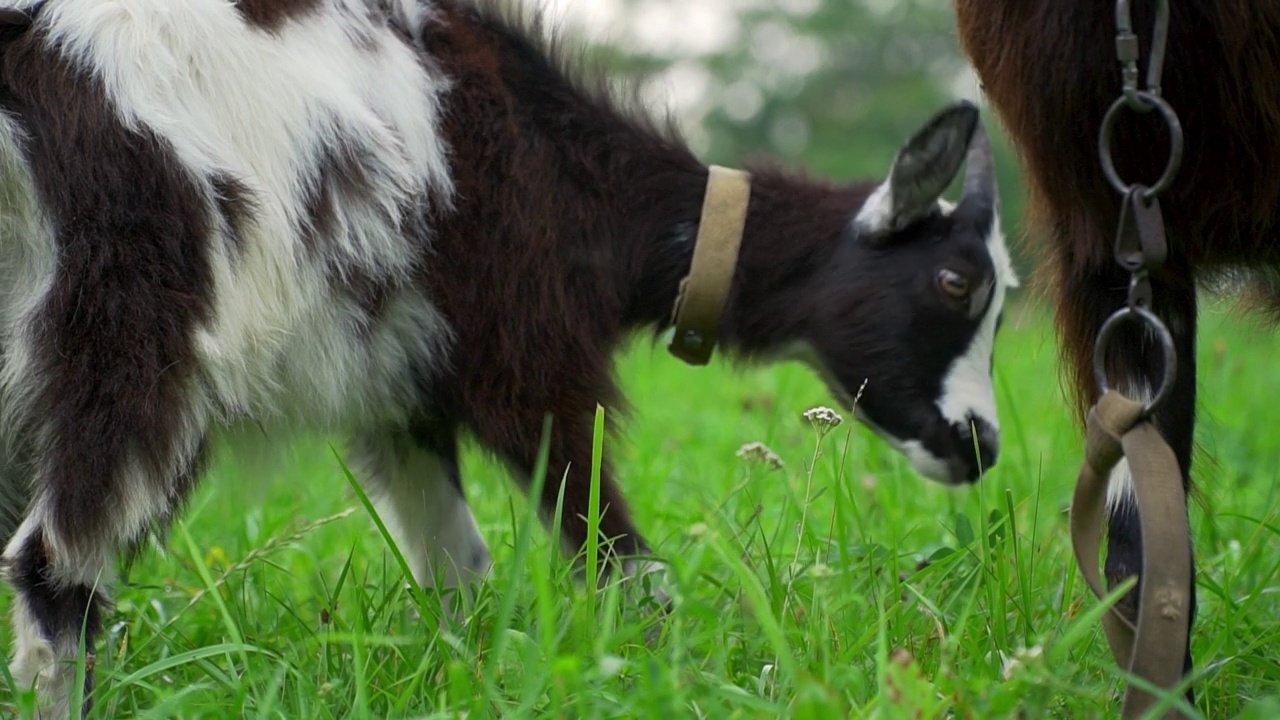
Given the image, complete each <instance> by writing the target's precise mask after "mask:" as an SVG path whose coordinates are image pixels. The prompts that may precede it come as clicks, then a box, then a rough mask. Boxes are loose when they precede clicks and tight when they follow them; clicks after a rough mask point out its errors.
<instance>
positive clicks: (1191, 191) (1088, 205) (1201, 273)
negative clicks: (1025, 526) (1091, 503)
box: [955, 0, 1280, 696]
mask: <svg viewBox="0 0 1280 720" xmlns="http://www.w3.org/2000/svg"><path fill="white" fill-rule="evenodd" d="M1169 5H1170V10H1171V15H1170V22H1169V35H1168V46H1167V52H1166V57H1167V60H1166V61H1165V63H1164V72H1163V82H1162V95H1163V96H1164V97H1165V98H1166V99H1167V101H1168V102H1169V104H1170V105H1171V106H1172V107H1173V108H1174V109H1175V110H1176V112H1177V114H1178V116H1179V118H1180V121H1181V125H1182V128H1183V131H1184V137H1185V145H1184V150H1183V162H1182V166H1181V169H1180V170H1179V172H1178V174H1177V176H1176V178H1175V180H1174V182H1173V184H1172V186H1170V187H1169V189H1168V190H1167V191H1166V192H1165V193H1164V194H1163V195H1162V196H1161V207H1162V208H1163V210H1164V216H1165V223H1166V228H1167V231H1168V238H1169V255H1168V259H1167V260H1166V261H1165V262H1164V264H1163V266H1162V267H1161V268H1160V269H1159V270H1158V271H1157V272H1154V273H1153V274H1152V278H1151V282H1152V294H1153V296H1154V305H1153V308H1152V309H1153V311H1154V312H1155V313H1157V314H1158V315H1159V316H1160V317H1161V318H1162V319H1163V320H1164V322H1165V323H1166V325H1167V326H1168V329H1169V331H1170V333H1171V334H1172V336H1173V339H1174V344H1175V346H1176V356H1177V357H1176V363H1177V376H1176V379H1175V381H1174V383H1173V385H1172V387H1171V388H1170V389H1169V393H1168V396H1167V397H1166V399H1165V400H1164V402H1163V403H1162V404H1161V405H1160V406H1158V408H1157V409H1156V412H1155V415H1154V420H1155V424H1156V426H1157V428H1158V429H1159V431H1160V433H1161V435H1162V436H1163V437H1164V438H1165V439H1166V440H1167V441H1168V442H1169V444H1170V447H1171V448H1172V449H1173V450H1174V453H1175V456H1176V457H1177V459H1178V461H1179V463H1180V464H1181V465H1182V468H1183V473H1184V477H1183V484H1184V487H1185V488H1187V489H1188V490H1190V488H1191V486H1192V480H1191V461H1192V446H1193V435H1194V428H1195V403H1196V382H1195V381H1196V367H1195V339H1196V294H1197V287H1196V284H1197V281H1203V280H1219V279H1222V278H1224V277H1227V278H1235V279H1236V280H1237V281H1240V280H1243V281H1245V282H1246V283H1247V284H1250V285H1252V286H1253V287H1254V288H1256V289H1257V290H1258V292H1256V293H1253V296H1254V297H1256V298H1261V299H1263V300H1264V301H1265V304H1266V305H1268V306H1269V307H1270V309H1271V311H1272V312H1275V311H1276V310H1278V309H1280V244H1277V243H1276V242H1275V240H1276V238H1277V237H1278V236H1280V173H1278V172H1277V171H1276V168H1277V167H1280V89H1277V86H1276V84H1275V78H1276V76H1277V73H1280V4H1276V3H1268V2H1260V1H1258V0H1242V1H1239V2H1233V1H1231V0H1207V1H1206V2H1198V3H1184V2H1173V3H1170V4H1169ZM1114 6H1115V3H1114V2H1113V0H1092V1H1090V2H1074V3H1062V2H1053V0H1027V1H1026V2H1018V3H1009V2H1002V1H1001V0H956V2H955V7H956V12H957V19H958V28H959V36H960V41H961V44H962V47H963V49H964V52H965V53H966V54H967V55H968V57H969V59H970V60H971V61H972V63H973V66H974V68H975V71H976V72H977V74H978V76H979V78H980V79H981V81H982V83H983V85H984V88H985V93H986V96H987V98H988V99H989V101H990V103H991V104H992V106H993V107H994V108H995V110H996V112H997V114H998V116H999V117H1000V118H1001V120H1002V121H1003V123H1004V125H1005V127H1006V128H1007V129H1008V132H1009V135H1010V137H1011V139H1012V142H1013V143H1014V145H1015V146H1016V147H1017V149H1018V150H1019V153H1020V155H1021V158H1022V161H1023V164H1024V167H1025V169H1026V174H1027V181H1028V186H1029V192H1030V196H1031V205H1032V216H1033V217H1034V218H1035V220H1036V226H1037V227H1038V228H1040V230H1041V231H1042V232H1043V234H1044V235H1045V236H1046V237H1045V240H1046V243H1047V249H1048V251H1049V255H1048V258H1047V259H1048V260H1049V263H1050V268H1051V273H1052V280H1053V281H1054V283H1055V291H1056V294H1057V317H1058V327H1059V331H1060V335H1061V350H1062V353H1063V358H1064V361H1065V362H1064V364H1065V366H1066V367H1067V369H1068V373H1069V376H1070V380H1071V386H1072V388H1073V394H1074V399H1075V401H1076V403H1077V408H1078V411H1079V413H1080V419H1081V421H1082V422H1083V420H1084V417H1085V412H1086V410H1087V408H1088V407H1090V406H1092V404H1093V403H1094V402H1095V401H1096V400H1097V393H1098V391H1097V389H1096V387H1095V385H1094V381H1093V369H1092V362H1093V350H1094V339H1095V338H1096V337H1097V334H1098V331H1099V329H1100V327H1101V325H1102V323H1103V322H1104V321H1105V320H1106V318H1107V317H1108V316H1110V315H1111V313H1112V312H1114V311H1115V310H1117V309H1119V308H1120V307H1122V306H1123V305H1125V303H1126V287H1127V281H1128V276H1127V272H1125V271H1124V270H1122V269H1121V268H1120V267H1119V266H1118V265H1117V264H1116V263H1115V261H1114V260H1113V257H1112V245H1113V242H1114V237H1115V234H1114V233H1115V231H1116V230H1115V229H1116V225H1117V222H1118V221H1119V212H1120V201H1119V196H1118V195H1117V194H1116V192H1115V190H1114V189H1112V187H1111V186H1110V185H1109V184H1108V182H1107V180H1106V179H1105V176H1104V175H1103V172H1102V167H1101V164H1100V161H1099V158H1098V144H1097V143H1098V140H1097V138H1098V133H1099V127H1100V125H1101V123H1102V120H1103V116H1104V114H1105V113H1106V111H1107V108H1108V107H1109V106H1110V105H1111V103H1112V102H1113V101H1114V100H1115V98H1116V97H1118V96H1119V94H1120V90H1121V80H1120V66H1119V65H1118V63H1117V61H1116V54H1115V45H1114V43H1115V37H1116V25H1115V18H1116V15H1115V7H1114ZM1132 12H1133V23H1134V28H1135V31H1137V32H1138V33H1140V35H1139V37H1140V38H1141V39H1142V42H1143V47H1144V53H1145V52H1146V50H1145V48H1148V47H1149V37H1150V36H1149V35H1147V34H1144V33H1149V32H1150V28H1152V27H1153V22H1154V16H1155V3H1154V2H1135V3H1133V8H1132ZM1144 62H1145V60H1144ZM1151 115H1152V116H1156V115H1158V113H1152V114H1151ZM1111 147H1112V154H1113V158H1114V160H1115V165H1116V168H1117V170H1118V171H1119V173H1120V175H1121V177H1123V178H1125V179H1126V180H1128V181H1130V182H1143V183H1145V184H1146V185H1147V186H1148V187H1150V186H1151V185H1153V184H1154V182H1155V180H1156V177H1157V176H1158V175H1159V174H1160V173H1161V172H1162V171H1163V169H1164V167H1165V162H1166V160H1167V157H1168V152H1169V149H1168V148H1169V134H1168V131H1167V129H1166V128H1165V127H1164V126H1163V125H1162V124H1161V123H1160V121H1159V120H1158V119H1157V118H1156V117H1143V116H1140V115H1137V114H1136V113H1124V114H1123V115H1122V117H1121V120H1120V121H1119V122H1117V123H1116V129H1115V131H1114V139H1113V141H1112V145H1111ZM1150 347H1151V344H1150V339H1144V338H1143V337H1142V336H1141V335H1139V334H1137V333H1129V334H1127V335H1117V336H1116V340H1115V341H1114V342H1113V343H1112V348H1113V352H1111V353H1109V354H1108V358H1107V360H1108V365H1109V366H1110V367H1111V373H1112V374H1111V375H1110V376H1109V379H1110V382H1111V384H1112V386H1113V387H1116V388H1117V389H1118V390H1120V391H1122V392H1124V393H1125V394H1127V395H1128V396H1129V397H1132V398H1134V399H1137V400H1149V399H1150V398H1151V395H1152V394H1153V390H1152V388H1154V387H1157V386H1158V383H1159V378H1160V377H1161V374H1162V373H1163V361H1162V360H1161V359H1160V357H1159V355H1160V354H1159V353H1158V352H1151V351H1150V350H1149V348H1150ZM1107 508H1108V522H1109V532H1108V540H1107V558H1106V564H1105V575H1106V577H1107V581H1108V582H1109V583H1110V584H1111V585H1112V587H1114V586H1115V585H1117V584H1119V583H1121V582H1123V581H1125V580H1127V579H1129V578H1131V577H1136V578H1137V579H1138V582H1139V584H1140V583H1141V578H1142V567H1141V559H1142V554H1141V537H1140V531H1139V527H1138V518H1137V515H1136V511H1135V505H1134V502H1133V495H1132V483H1131V478H1130V477H1129V474H1128V470H1127V465H1125V464H1124V463H1121V464H1120V465H1119V466H1117V468H1116V469H1115V471H1113V473H1112V475H1111V477H1110V478H1109V486H1108V502H1107ZM1192 585H1193V587H1192V590H1193V596H1192V606H1191V612H1190V613H1188V616H1187V622H1188V627H1190V626H1191V625H1192V624H1193V623H1194V615H1195V602H1194V582H1193V584H1192ZM1138 593H1139V588H1138V587H1135V588H1134V589H1133V590H1131V591H1130V592H1128V593H1127V594H1126V595H1125V596H1124V597H1123V598H1122V599H1121V600H1120V602H1119V603H1118V605H1117V609H1119V610H1120V611H1121V612H1122V613H1124V614H1125V615H1126V616H1127V617H1129V618H1130V619H1134V618H1136V611H1137V598H1138ZM1192 667H1193V662H1192V658H1191V653H1190V649H1189V648H1188V651H1187V654H1186V657H1185V660H1184V669H1185V672H1186V673H1190V672H1191V670H1192ZM1189 696H1191V694H1190V693H1189Z"/></svg>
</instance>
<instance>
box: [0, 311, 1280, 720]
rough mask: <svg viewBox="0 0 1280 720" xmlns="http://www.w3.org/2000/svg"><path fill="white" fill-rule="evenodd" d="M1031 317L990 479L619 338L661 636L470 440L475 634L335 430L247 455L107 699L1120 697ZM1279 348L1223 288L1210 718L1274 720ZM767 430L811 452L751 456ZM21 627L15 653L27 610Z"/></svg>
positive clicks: (133, 638)
mask: <svg viewBox="0 0 1280 720" xmlns="http://www.w3.org/2000/svg"><path fill="white" fill-rule="evenodd" d="M1005 327H1006V328H1007V330H1006V331H1005V332H1004V333H1003V334H1002V336H1001V339H1000V342H999V348H998V350H997V367H998V374H999V381H1000V387H999V400H1000V403H1001V410H1002V414H1003V421H1004V426H1005V435H1004V437H1005V449H1004V452H1003V458H1002V461H1001V463H1000V465H999V467H997V468H995V469H994V470H993V471H992V472H991V474H990V475H989V476H988V477H987V479H986V480H985V481H984V482H983V483H981V484H980V485H978V486H976V487H973V488H968V489H948V488H944V487H941V486H938V485H934V484H930V483H927V482H926V481H923V480H921V479H920V478H918V477H916V476H914V475H912V474H911V472H910V471H909V469H908V468H907V466H906V464H905V462H904V461H902V460H901V459H899V458H898V457H897V456H896V455H895V454H893V453H892V452H891V451H889V450H888V449H887V448H886V447H885V446H884V445H883V444H882V443H880V442H879V441H877V440H875V439H874V438H873V437H872V436H871V435H870V434H869V433H868V432H866V431H865V430H864V429H863V428H860V427H854V426H853V425H852V424H851V423H849V422H847V419H848V413H847V412H845V413H843V414H844V415H845V417H846V422H845V423H844V424H843V425H841V426H839V427H837V428H835V429H834V430H832V431H831V432H830V433H829V434H827V435H826V436H825V437H821V438H820V437H819V435H818V434H817V433H816V432H815V430H814V429H813V428H812V427H811V426H809V425H808V424H807V423H806V422H805V421H804V420H802V417H801V415H802V413H803V412H804V411H805V410H806V409H808V408H810V407H814V406H819V405H830V404H831V401H830V400H829V399H828V398H827V396H826V394H825V393H824V392H823V390H822V388H821V387H820V385H819V384H818V383H817V381H815V380H814V379H813V378H812V377H810V375H809V374H808V373H807V372H806V371H805V370H803V369H801V368H799V367H779V368H773V369H759V370H750V371H736V370H733V369H731V368H729V367H726V366H723V365H719V364H717V365H715V366H713V367H712V368H709V369H702V370H698V369H693V368H688V367H685V366H682V365H681V364H679V363H678V362H676V361H674V360H673V359H672V358H670V357H669V356H668V355H666V353H665V352H664V351H663V349H662V348H661V346H656V347H651V346H650V345H649V344H648V343H647V342H645V343H640V344H637V345H636V346H635V347H634V348H633V349H632V350H631V351H630V352H628V353H627V354H626V355H625V356H624V357H623V358H621V360H620V372H621V375H622V378H623V380H624V383H625V386H626V388H627V390H628V392H629V394H630V397H631V399H632V400H633V403H634V405H635V408H636V410H635V413H634V415H633V417H632V419H631V420H630V421H628V422H627V432H626V433H624V434H623V435H622V436H621V437H619V438H618V439H616V440H613V439H611V440H609V441H607V447H608V449H609V451H610V452H612V453H613V455H614V457H615V459H616V461H617V464H618V467H619V471H620V474H621V476H622V479H623V483H624V484H625V487H626V488H627V489H628V491H629V497H630V498H631V500H632V501H633V504H634V506H635V512H636V515H637V517H638V520H639V522H640V523H641V524H642V527H644V528H645V529H646V530H647V532H648V534H649V536H650V537H651V539H652V540H653V541H654V543H655V545H656V546H657V550H658V551H659V552H660V553H661V554H662V555H663V556H665V557H669V558H670V560H671V562H672V566H673V574H672V581H673V585H674V591H675V596H676V608H675V612H674V614H673V615H672V616H671V617H670V618H669V619H668V620H667V622H666V624H665V626H662V627H660V626H658V625H656V624H655V623H654V622H652V621H651V619H650V618H649V616H648V613H647V611H646V609H645V608H643V607H636V605H635V604H634V603H630V602H629V601H628V600H627V598H626V597H625V596H624V595H623V594H622V593H621V592H619V591H618V589H617V588H616V587H611V588H607V589H606V590H605V591H604V592H602V593H600V594H597V595H589V594H588V593H587V592H585V590H584V589H583V586H582V584H581V583H578V582H576V581H575V580H574V577H573V575H572V573H571V572H570V570H569V568H568V566H567V564H566V562H565V561H564V560H563V559H562V558H560V557H559V556H558V554H557V553H556V552H554V551H553V548H554V545H553V544H552V543H550V542H549V541H548V536H547V534H546V533H545V532H544V531H543V529H542V528H540V527H538V526H536V525H534V526H532V528H531V529H530V530H528V531H523V530H522V528H526V527H530V525H529V523H530V520H529V513H528V512H527V511H528V506H527V504H526V503H525V502H524V499H523V496H521V495H520V494H519V493H514V492H513V491H512V485H511V484H510V483H509V482H508V480H507V478H506V476H505V475H504V474H503V472H502V471H501V470H500V469H499V467H498V465H497V464H495V463H493V462H492V461H491V460H490V459H488V458H487V457H485V456H484V455H483V454H482V453H480V452H479V451H477V450H475V449H470V450H469V451H468V453H467V456H466V460H465V464H464V472H465V474H466V476H467V478H468V489H469V493H470V495H471V497H472V498H473V500H472V502H473V505H474V506H475V508H476V513H477V515H478V517H479V519H480V522H481V525H482V528H483V530H484V532H485V534H486V536H487V537H488V539H489V541H490V543H491V545H492V546H493V549H494V554H495V563H496V564H495V576H494V579H493V581H492V582H491V583H490V584H489V585H488V586H487V587H485V588H483V589H482V592H481V596H480V603H479V608H478V610H477V612H476V613H475V615H474V617H473V618H472V619H471V620H470V621H469V622H468V623H466V624H464V625H462V626H460V627H454V628H453V629H452V630H451V631H449V632H437V631H436V630H435V629H433V628H435V627H436V625H435V623H434V622H433V621H432V620H430V619H429V618H431V617H432V616H433V615H434V613H435V612H436V611H437V610H438V602H437V601H436V600H435V599H433V598H425V599H422V600H421V602H422V605H421V609H418V610H415V607H418V606H417V605H415V600H414V598H413V596H412V595H411V592H410V591H409V590H407V589H406V586H405V581H404V577H403V575H402V573H401V571H400V568H399V566H398V565H397V562H396V559H395V556H394V555H393V553H392V552H390V551H389V549H388V546H387V544H386V543H385V542H384V541H383V539H382V537H381V536H380V535H379V533H378V530H377V528H376V526H375V524H374V523H373V522H371V520H370V517H369V516H368V513H367V512H366V511H365V509H364V507H363V506H362V505H361V504H360V502H359V499H358V497H357V496H356V494H355V493H353V492H352V490H351V488H350V487H349V485H348V482H347V479H346V477H345V476H344V474H343V472H342V469H341V467H340V466H339V464H338V463H337V462H336V460H335V458H334V455H333V454H332V452H331V450H330V449H329V446H328V445H327V444H326V443H325V442H324V441H321V440H316V441H313V442H307V443H301V444H299V445H298V446H296V447H295V448H293V449H292V450H291V451H290V452H289V453H288V455H287V457H286V462H285V463H284V464H283V465H282V466H281V467H280V468H279V469H277V470H275V471H273V473H272V477H263V476H261V475H259V474H254V473H251V472H250V471H248V470H246V469H244V468H245V467H247V466H241V465H238V464H236V463H235V462H233V461H231V460H227V461H225V462H222V463H220V464H219V465H218V466H217V467H216V468H215V470H214V472H213V474H212V476H211V477H209V478H208V480H207V481H206V483H205V485H204V487H203V489H202V491H201V492H200V493H199V494H198V495H197V497H196V498H195V500H194V501H193V503H192V506H191V508H190V512H189V513H188V514H187V515H186V516H185V518H184V520H183V521H182V522H180V523H178V524H177V525H176V526H175V527H174V529H173V534H172V538H171V540H170V542H169V543H168V545H167V547H166V549H164V550H163V551H156V552H152V553H148V554H147V555H145V556H144V558H143V559H142V560H141V561H140V562H139V563H138V564H136V565H135V566H134V567H133V568H132V569H131V571H130V572H129V574H128V575H127V577H126V578H125V579H123V580H122V582H121V586H120V589H119V593H118V604H117V606H116V608H115V610H114V611H113V612H112V613H111V614H110V615H109V616H108V619H107V627H108V632H107V633H106V634H105V637H104V638H103V640H102V642H101V644H100V645H99V648H98V650H99V652H98V654H97V658H96V665H97V671H98V677H99V697H98V701H97V707H96V709H95V712H94V717H99V718H107V717H149V718H158V717H181V718H241V717H243V718H260V717H261V718H267V717H272V718H276V717H278V718H308V719H309V718H348V717H351V718H386V717H395V718H425V717H462V716H467V717H473V718H474V717H491V716H504V717H509V718H520V717H544V716H545V717H563V718H605V717H607V718H633V717H635V718H641V717H677V718H685V717H689V718H701V717H705V718H717V719H719V718H746V717H750V718H755V717H760V718H772V717H779V716H787V717H799V718H832V717H883V718H898V717H902V718H908V717H912V718H914V717H924V718H932V717H943V716H947V715H948V714H949V713H954V715H953V716H956V717H977V718H987V717H1013V716H1018V717H1072V718H1086V717H1113V716H1115V715H1116V713H1117V712H1118V706H1119V703H1118V700H1117V696H1116V693H1115V690H1116V688H1117V687H1119V685H1120V682H1121V677H1120V673H1119V671H1118V670H1117V669H1116V668H1115V666H1114V663H1113V662H1112V661H1111V659H1110V655H1109V654H1108V653H1107V651H1106V646H1105V641H1104V639H1103V638H1102V636H1101V633H1100V630H1099V629H1098V625H1097V623H1096V610H1097V608H1098V604H1097V603H1096V602H1093V601H1092V598H1091V597H1090V596H1088V595H1087V590H1086V589H1085V588H1084V586H1083V582H1082V580H1081V579H1080V576H1079V573H1078V571H1077V570H1076V568H1075V566H1074V564H1073V561H1072V558H1071V554H1070V549H1069V545H1068V535H1067V524H1066V515H1065V512H1064V510H1065V507H1066V504H1067V502H1068V499H1069V496H1070V490H1071V484H1072V482H1073V481H1074V478H1075V474H1076V472H1077V469H1078V464H1079V462H1080V443H1079V439H1078V433H1077V431H1076V429H1075V426H1074V425H1073V423H1072V420H1071V418H1070V416H1069V414H1068V411H1067V408H1066V406H1065V405H1064V402H1063V400H1062V392H1061V387H1060V383H1059V381H1058V375H1057V362H1056V350H1055V346H1054V341H1053V337H1052V334H1051V328H1052V325H1051V321H1050V319H1049V318H1048V317H1047V316H1046V315H1045V314H1044V313H1042V312H1037V311H1024V312H1018V313H1014V314H1013V317H1011V318H1009V320H1008V322H1006V325H1005ZM1278 353H1280V334H1276V335H1271V334H1266V333H1262V332H1259V328H1257V327H1255V326H1254V325H1251V324H1248V323H1247V322H1241V321H1236V320H1229V319H1228V318H1227V315H1226V314H1225V313H1224V312H1223V311H1222V310H1221V309H1215V308H1210V309H1208V310H1206V312H1205V316H1204V320H1203V326H1202V335H1201V352H1200V355H1201V383H1200V384H1201V388H1202V391H1201V392H1202V396H1201V397H1202V415H1201V418H1202V421H1201V424H1200V439H1201V440H1200V441H1201V443H1202V447H1203V450H1202V453H1201V455H1200V456H1199V458H1198V461H1197V462H1198V478H1199V484H1200V489H1201V491H1200V495H1199V496H1198V497H1197V498H1196V504H1195V507H1194V508H1193V512H1192V520H1193V529H1194V533H1195V539H1196V542H1197V547H1198V558H1199V562H1200V569H1201V572H1200V576H1199V592H1200V598H1201V611H1200V620H1199V624H1198V625H1197V634H1196V635H1195V638H1194V643H1195V645H1194V651H1195V655H1196V658H1197V662H1198V664H1199V672H1200V676H1199V691H1198V692H1199V697H1200V708H1199V710H1200V711H1201V712H1203V713H1204V715H1205V716H1206V717H1213V718H1221V717H1236V716H1239V717H1254V718H1271V717H1277V712H1280V592H1277V590H1278V589H1280V482H1277V480H1278V478H1277V474H1278V470H1277V459H1280V432H1277V431H1276V430H1275V429H1274V428H1275V424H1276V423H1277V422H1278V421H1280V408H1278V407H1277V399H1280V393H1277V392H1275V390H1273V388H1275V387H1276V384H1275V382H1274V380H1273V378H1274V377H1275V375H1274V372H1275V370H1274V368H1275V364H1274V363H1275V361H1274V358H1275V357H1277V356H1278V355H1277V354H1278ZM605 422H606V423H607V424H609V425H613V424H614V423H615V422H619V420H618V419H617V418H614V417H613V416H611V415H610V416H606V418H605ZM751 442H761V443H764V444H765V445H767V446H768V447H769V448H771V449H772V450H773V451H774V452H776V453H777V455H778V456H779V457H780V458H781V460H782V461H783V462H784V463H785V466H784V467H783V468H782V469H773V468H770V467H768V466H767V465H765V464H761V463H758V462H748V461H746V460H744V459H742V458H740V457H738V455H737V453H738V450H739V448H740V447H742V446H743V445H745V444H747V443H751ZM4 593H5V594H3V595H0V603H3V605H2V606H3V607H5V608H7V607H8V594H7V589H6V590H5V591H4ZM433 603H435V604H433ZM423 617H425V618H428V619H421V618H423ZM0 638H2V640H3V644H4V647H5V648H11V647H12V645H11V642H12V638H11V636H10V632H9V629H8V627H7V625H6V626H5V628H4V629H3V630H2V631H0ZM2 702H3V708H0V715H2V714H7V713H9V712H11V711H12V710H13V703H11V702H10V701H8V700H4V701H2ZM15 702H16V704H17V705H18V706H24V705H26V702H27V698H22V697H19V698H17V700H16V701H15ZM19 709H20V710H21V707H20V708H19Z"/></svg>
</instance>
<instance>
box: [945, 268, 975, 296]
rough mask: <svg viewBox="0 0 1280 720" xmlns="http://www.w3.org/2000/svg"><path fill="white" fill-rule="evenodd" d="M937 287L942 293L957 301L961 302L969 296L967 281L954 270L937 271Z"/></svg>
mask: <svg viewBox="0 0 1280 720" xmlns="http://www.w3.org/2000/svg"><path fill="white" fill-rule="evenodd" d="M938 286H939V287H941V288H942V292H944V293H946V294H948V295H950V296H951V297H953V298H955V299H957V300H963V299H965V298H967V297H968V296H969V281H968V280H966V279H965V278H964V276H963V275H961V274H960V273H958V272H956V271H954V270H946V269H943V270H939V271H938Z"/></svg>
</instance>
